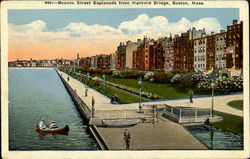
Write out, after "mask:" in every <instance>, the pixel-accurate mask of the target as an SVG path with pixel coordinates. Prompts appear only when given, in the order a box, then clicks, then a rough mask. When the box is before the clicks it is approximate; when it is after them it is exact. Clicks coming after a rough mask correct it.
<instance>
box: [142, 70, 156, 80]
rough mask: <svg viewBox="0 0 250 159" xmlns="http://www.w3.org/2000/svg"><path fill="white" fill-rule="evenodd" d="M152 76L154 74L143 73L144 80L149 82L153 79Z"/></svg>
mask: <svg viewBox="0 0 250 159" xmlns="http://www.w3.org/2000/svg"><path fill="white" fill-rule="evenodd" d="M153 76H154V72H147V73H145V75H144V80H149V81H151V80H152V79H153Z"/></svg>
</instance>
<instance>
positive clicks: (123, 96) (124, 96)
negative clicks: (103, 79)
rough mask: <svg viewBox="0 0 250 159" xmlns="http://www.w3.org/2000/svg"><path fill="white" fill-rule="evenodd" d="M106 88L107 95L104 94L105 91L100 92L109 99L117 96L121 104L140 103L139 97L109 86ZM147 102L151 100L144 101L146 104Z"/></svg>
mask: <svg viewBox="0 0 250 159" xmlns="http://www.w3.org/2000/svg"><path fill="white" fill-rule="evenodd" d="M105 88H106V93H104V91H103V90H101V91H99V92H101V93H103V94H105V95H106V96H108V97H109V98H111V97H112V95H114V94H116V95H117V96H118V97H119V99H120V102H121V103H136V102H139V97H138V96H134V95H132V94H129V93H126V92H124V91H121V90H119V89H116V88H113V87H111V86H107V85H106V86H105ZM146 101H149V100H144V99H142V102H146Z"/></svg>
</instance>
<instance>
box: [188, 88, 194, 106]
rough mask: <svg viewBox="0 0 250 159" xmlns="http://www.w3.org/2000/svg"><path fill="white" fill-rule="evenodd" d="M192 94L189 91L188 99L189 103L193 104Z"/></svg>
mask: <svg viewBox="0 0 250 159" xmlns="http://www.w3.org/2000/svg"><path fill="white" fill-rule="evenodd" d="M193 94H194V92H193V91H192V90H190V91H189V99H190V103H193Z"/></svg>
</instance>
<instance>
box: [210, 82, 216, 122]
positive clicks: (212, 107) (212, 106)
mask: <svg viewBox="0 0 250 159" xmlns="http://www.w3.org/2000/svg"><path fill="white" fill-rule="evenodd" d="M214 87H215V84H214V83H213V82H212V83H211V88H212V104H211V113H210V116H211V117H214V112H213V110H214Z"/></svg>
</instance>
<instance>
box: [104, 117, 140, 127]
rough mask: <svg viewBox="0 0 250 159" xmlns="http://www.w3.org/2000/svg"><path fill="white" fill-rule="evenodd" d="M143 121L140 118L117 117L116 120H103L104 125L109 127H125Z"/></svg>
mask: <svg viewBox="0 0 250 159" xmlns="http://www.w3.org/2000/svg"><path fill="white" fill-rule="evenodd" d="M139 122H141V120H140V119H115V120H102V124H103V125H104V126H109V127H125V126H133V125H136V124H138V123H139Z"/></svg>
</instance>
